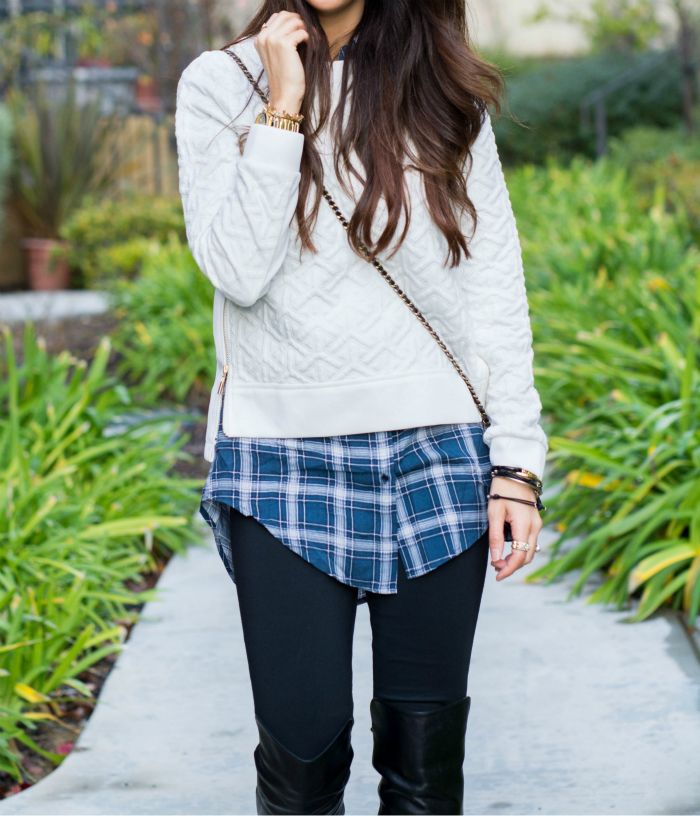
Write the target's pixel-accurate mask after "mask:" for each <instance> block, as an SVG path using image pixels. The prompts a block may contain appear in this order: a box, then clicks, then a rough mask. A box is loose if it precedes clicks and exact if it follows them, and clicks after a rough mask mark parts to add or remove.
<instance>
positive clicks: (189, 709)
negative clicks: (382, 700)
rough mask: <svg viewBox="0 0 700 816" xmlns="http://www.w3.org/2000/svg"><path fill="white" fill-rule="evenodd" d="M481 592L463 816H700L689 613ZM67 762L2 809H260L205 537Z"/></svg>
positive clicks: (358, 760) (248, 733) (359, 780)
mask: <svg viewBox="0 0 700 816" xmlns="http://www.w3.org/2000/svg"><path fill="white" fill-rule="evenodd" d="M520 577H521V576H517V577H515V578H513V579H509V580H508V581H506V582H504V583H503V584H496V582H495V580H494V577H493V574H490V575H489V578H488V580H487V589H486V593H485V599H484V607H483V612H482V617H481V621H480V624H479V628H478V630H477V642H476V645H475V653H474V658H473V668H472V676H471V681H470V688H469V692H470V694H471V696H472V699H473V704H472V714H471V718H470V723H469V733H468V736H467V762H466V765H465V771H466V779H467V784H466V798H465V813H468V814H492V813H493V814H608V813H624V814H700V773H699V772H698V769H699V768H700V663H698V661H697V659H696V657H695V655H694V654H693V652H692V650H691V648H690V646H689V643H688V641H687V640H686V638H685V635H684V634H683V632H682V631H681V629H680V627H679V626H678V624H677V623H676V622H675V621H673V620H672V619H670V618H666V617H664V616H659V617H657V618H655V619H654V620H651V621H648V622H646V623H642V624H635V625H626V624H623V623H621V622H620V621H621V619H622V618H623V617H624V615H621V614H617V613H611V612H608V611H605V610H603V609H601V608H599V607H597V606H586V605H585V604H584V603H583V602H582V601H580V600H575V601H573V602H570V603H567V602H566V600H565V598H566V588H565V586H564V585H557V586H551V587H543V586H528V585H525V584H524V583H523V582H522V581H521V580H520ZM159 586H160V589H161V590H162V595H163V601H162V602H159V603H156V602H154V603H149V604H148V605H147V607H146V609H145V614H144V619H143V620H142V621H141V622H140V623H139V624H138V625H137V626H136V628H135V630H134V632H133V634H132V637H131V639H130V640H129V643H128V648H127V649H126V650H125V651H124V653H123V654H122V655H121V657H120V658H119V661H118V662H117V665H116V667H115V669H114V670H113V672H112V673H111V675H110V676H109V679H108V680H107V682H106V684H105V686H104V688H103V691H102V695H101V697H100V703H99V705H98V707H97V710H96V711H95V713H94V714H93V716H92V717H91V719H90V721H89V723H88V726H87V728H86V729H85V730H84V732H83V734H82V735H81V737H80V739H79V741H78V745H77V747H76V749H75V750H74V751H73V753H72V754H71V755H70V756H69V757H68V758H67V759H66V761H65V762H64V764H63V765H62V766H61V767H60V768H59V769H58V770H57V771H55V772H54V773H53V774H51V775H50V776H48V777H47V778H46V779H44V780H43V781H42V782H40V783H39V784H37V785H35V786H34V787H32V788H29V789H28V790H26V791H24V792H23V793H21V794H18V795H16V796H13V797H12V798H10V799H7V800H5V801H3V802H2V803H0V814H12V813H17V814H20V813H23V814H56V816H58V814H250V813H254V812H255V803H254V784H255V779H254V770H253V761H252V752H253V749H254V747H255V745H256V741H257V740H256V730H255V724H254V720H253V710H252V700H251V693H250V688H249V680H248V673H247V666H246V662H245V654H244V648H243V639H242V635H241V629H240V622H239V619H238V614H237V606H236V599H235V590H234V588H233V586H232V584H231V582H230V581H229V579H228V577H227V575H226V573H225V571H224V568H223V565H222V564H221V562H220V561H219V558H218V556H217V555H216V552H215V551H214V550H213V547H212V545H211V544H209V546H208V547H206V548H193V549H191V550H190V551H189V554H188V556H187V557H186V558H181V557H177V558H174V559H173V560H172V561H171V562H170V564H169V565H168V567H167V569H166V571H165V573H164V575H163V576H162V578H161V581H160V584H159ZM355 672H356V673H355V705H356V725H355V731H354V735H353V744H354V748H355V752H356V757H355V763H354V765H353V772H352V777H351V781H350V785H349V788H348V791H347V812H348V813H349V814H371V813H376V812H377V797H376V785H377V780H378V778H377V775H376V773H375V772H374V770H373V769H372V767H371V764H370V753H371V734H370V730H369V714H368V706H369V701H370V697H371V666H370V630H369V621H368V615H367V609H366V607H365V606H363V607H361V608H360V610H359V613H358V624H357V633H356V639H355Z"/></svg>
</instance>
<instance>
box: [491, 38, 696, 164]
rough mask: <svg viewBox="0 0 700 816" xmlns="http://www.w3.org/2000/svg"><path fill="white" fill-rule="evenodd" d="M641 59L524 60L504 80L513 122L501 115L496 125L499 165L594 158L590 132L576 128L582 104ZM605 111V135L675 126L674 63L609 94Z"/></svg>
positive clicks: (677, 77)
mask: <svg viewBox="0 0 700 816" xmlns="http://www.w3.org/2000/svg"><path fill="white" fill-rule="evenodd" d="M645 59H648V56H647V55H635V54H629V55H625V54H620V53H603V54H592V55H588V56H584V57H571V58H564V59H548V60H544V61H542V60H536V61H532V60H528V61H525V62H523V63H522V64H521V65H520V66H516V68H515V69H514V70H513V71H512V75H511V76H510V77H509V78H508V79H507V90H508V98H507V110H508V111H510V113H511V114H512V115H513V116H514V117H515V119H516V120H517V121H514V120H513V118H511V117H509V116H508V115H507V114H504V115H503V116H501V118H500V119H499V120H498V121H497V122H496V123H495V132H496V138H497V140H498V147H499V151H500V154H501V157H502V159H503V160H504V162H506V163H508V164H519V163H523V162H535V163H542V162H543V161H544V160H545V159H546V158H547V156H552V157H555V158H557V159H559V160H561V161H568V160H570V159H571V158H572V157H573V156H574V155H575V154H577V153H580V154H583V155H586V156H594V155H595V133H594V132H593V130H592V129H590V130H588V131H586V132H584V131H582V129H581V123H580V105H581V100H582V99H583V97H584V96H585V95H586V94H587V93H589V92H590V91H593V90H595V89H596V88H599V87H601V86H602V85H604V84H605V83H606V82H608V81H609V80H610V79H612V78H613V77H615V76H617V75H618V74H621V73H622V72H623V71H625V70H627V69H629V68H631V67H633V66H634V65H638V64H640V63H641V62H643V61H644V60H645ZM606 111H607V123H608V133H609V135H610V136H616V135H619V134H621V133H622V132H623V131H625V130H627V129H628V128H631V127H635V126H639V125H647V126H656V127H663V128H667V127H674V126H675V125H676V124H677V123H678V122H679V120H680V117H681V111H682V100H681V73H680V66H679V63H678V60H677V59H675V58H671V59H669V60H667V61H666V62H665V63H663V64H662V65H660V66H658V67H657V68H656V69H654V70H652V71H650V72H648V73H647V74H645V75H644V76H642V77H640V78H639V79H638V80H637V81H636V82H634V83H632V84H630V85H627V86H626V87H624V88H621V89H620V90H618V91H616V92H614V93H613V94H611V95H610V96H609V97H608V98H607V100H606ZM518 122H521V123H522V125H521V124H518ZM523 125H524V127H523Z"/></svg>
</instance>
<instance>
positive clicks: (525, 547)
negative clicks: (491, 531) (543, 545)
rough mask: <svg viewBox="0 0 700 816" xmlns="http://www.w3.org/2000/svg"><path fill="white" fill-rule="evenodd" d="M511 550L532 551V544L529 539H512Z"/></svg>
mask: <svg viewBox="0 0 700 816" xmlns="http://www.w3.org/2000/svg"><path fill="white" fill-rule="evenodd" d="M510 548H511V550H520V551H521V552H530V550H531V549H532V546H531V545H530V544H528V542H527V541H515V540H513V541H511V542H510Z"/></svg>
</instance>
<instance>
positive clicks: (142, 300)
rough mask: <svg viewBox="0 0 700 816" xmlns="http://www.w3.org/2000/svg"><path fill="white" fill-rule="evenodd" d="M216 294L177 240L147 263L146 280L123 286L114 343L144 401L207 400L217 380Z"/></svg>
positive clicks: (117, 292) (118, 291) (117, 299)
mask: <svg viewBox="0 0 700 816" xmlns="http://www.w3.org/2000/svg"><path fill="white" fill-rule="evenodd" d="M213 299H214V288H213V287H212V285H211V283H210V282H209V281H208V280H207V279H206V277H205V276H204V275H203V274H202V273H201V272H200V271H199V269H198V267H197V264H196V263H195V262H194V259H193V258H192V255H191V253H190V250H189V248H188V247H187V245H186V244H182V243H181V242H180V241H179V239H178V238H176V237H175V236H173V237H172V238H171V239H170V241H168V243H166V244H164V245H163V246H161V247H159V248H158V249H157V250H156V251H155V252H153V253H151V254H149V255H147V256H146V257H145V258H144V262H143V267H142V270H141V274H140V275H139V277H138V278H136V279H135V280H133V281H125V282H118V283H117V284H116V286H115V289H114V302H115V305H116V307H117V313H118V314H123V315H124V316H125V317H126V318H127V319H126V320H125V321H124V322H123V323H122V324H121V325H120V327H119V329H118V330H117V333H116V334H115V337H114V347H115V349H116V351H118V352H119V353H120V354H121V355H122V362H121V364H120V369H119V371H120V373H121V374H122V375H123V376H124V377H126V378H127V379H128V380H129V381H130V382H132V383H133V385H134V391H135V393H136V395H137V396H138V398H139V399H145V400H150V401H153V400H155V399H158V398H162V397H167V398H170V399H175V400H177V401H182V400H184V399H185V397H188V395H189V399H190V400H193V399H194V400H196V399H197V398H199V399H202V400H203V399H205V398H206V396H207V394H208V393H209V390H210V388H211V383H212V378H213V376H214V360H215V350H214V338H213V332H212V324H211V315H212V307H213Z"/></svg>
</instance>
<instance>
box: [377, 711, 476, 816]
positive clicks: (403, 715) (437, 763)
mask: <svg viewBox="0 0 700 816" xmlns="http://www.w3.org/2000/svg"><path fill="white" fill-rule="evenodd" d="M469 704H470V698H469V697H465V698H464V699H463V700H459V701H458V702H456V703H452V704H451V705H448V706H445V707H444V708H440V709H438V710H437V711H428V712H407V711H400V710H399V709H398V708H394V707H393V706H391V705H389V704H387V703H383V702H381V701H380V700H377V699H374V700H372V703H371V706H370V711H371V714H372V733H373V735H374V752H373V754H372V765H374V767H375V769H376V770H377V771H378V772H379V773H380V774H381V777H382V778H381V780H380V782H379V801H380V806H379V813H388V814H409V813H410V814H412V813H432V814H451V813H457V814H461V813H462V804H463V799H464V774H463V772H462V765H463V764H464V739H465V735H466V731H467V717H468V716H469Z"/></svg>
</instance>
